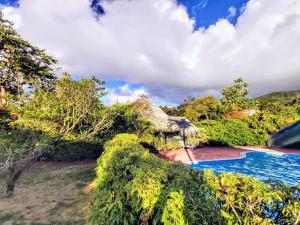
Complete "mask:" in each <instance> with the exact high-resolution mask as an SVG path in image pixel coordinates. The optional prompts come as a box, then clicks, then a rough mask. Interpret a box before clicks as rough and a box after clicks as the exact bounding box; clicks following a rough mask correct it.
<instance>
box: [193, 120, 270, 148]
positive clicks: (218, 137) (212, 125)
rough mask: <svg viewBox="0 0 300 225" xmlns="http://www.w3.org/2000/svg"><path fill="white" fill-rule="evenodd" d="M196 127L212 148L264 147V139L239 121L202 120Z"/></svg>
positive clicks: (242, 121)
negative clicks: (200, 130)
mask: <svg viewBox="0 0 300 225" xmlns="http://www.w3.org/2000/svg"><path fill="white" fill-rule="evenodd" d="M197 125H198V126H199V127H200V128H201V129H202V132H203V133H204V134H205V136H206V137H207V143H208V144H210V145H213V146H224V145H225V146H232V147H233V146H237V145H264V144H265V141H266V138H265V137H264V136H262V135H260V134H259V133H258V132H255V130H254V129H251V128H250V127H249V124H248V123H247V122H246V121H244V120H240V119H225V120H220V121H217V120H204V121H201V122H199V123H197Z"/></svg>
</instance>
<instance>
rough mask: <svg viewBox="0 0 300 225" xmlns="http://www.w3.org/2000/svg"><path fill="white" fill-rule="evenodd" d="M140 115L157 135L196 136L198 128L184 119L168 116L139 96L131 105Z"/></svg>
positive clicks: (145, 97)
mask: <svg viewBox="0 0 300 225" xmlns="http://www.w3.org/2000/svg"><path fill="white" fill-rule="evenodd" d="M133 106H134V107H135V108H136V109H137V110H138V111H139V112H140V114H141V115H142V116H143V117H144V118H145V119H146V120H148V121H149V122H151V123H152V124H153V126H154V129H155V130H156V131H157V132H159V133H164V134H166V133H180V134H181V135H182V137H183V138H184V137H185V136H187V137H196V136H198V133H199V130H198V128H197V127H196V126H195V125H194V124H192V123H191V122H190V121H189V120H188V119H187V118H185V117H171V116H168V115H167V114H166V113H165V112H164V111H163V110H162V109H161V108H160V107H159V106H157V105H156V104H154V103H153V102H151V101H150V100H149V98H148V97H147V96H141V97H140V98H139V99H138V100H137V101H135V102H134V103H133Z"/></svg>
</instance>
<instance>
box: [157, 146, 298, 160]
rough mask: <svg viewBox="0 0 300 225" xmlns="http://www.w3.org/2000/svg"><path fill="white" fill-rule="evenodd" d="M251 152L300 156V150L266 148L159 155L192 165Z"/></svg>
mask: <svg viewBox="0 0 300 225" xmlns="http://www.w3.org/2000/svg"><path fill="white" fill-rule="evenodd" d="M250 151H264V152H266V151H267V152H273V153H293V154H300V150H289V149H280V150H278V149H276V150H275V149H268V148H264V147H236V148H229V147H204V148H196V149H194V150H190V149H187V150H185V149H180V150H171V151H163V152H160V153H159V154H158V156H159V157H160V158H163V159H165V160H168V161H172V162H178V163H184V164H192V163H197V162H200V161H210V160H224V159H239V158H243V157H244V154H245V153H246V152H250Z"/></svg>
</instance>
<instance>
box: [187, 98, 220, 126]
mask: <svg viewBox="0 0 300 225" xmlns="http://www.w3.org/2000/svg"><path fill="white" fill-rule="evenodd" d="M217 111H218V103H217V100H216V98H215V97H214V96H208V97H203V98H197V99H195V100H194V101H192V102H190V103H189V104H187V106H186V107H185V110H184V116H185V117H186V118H188V119H189V120H191V121H193V122H196V121H199V120H201V119H214V118H216V117H217Z"/></svg>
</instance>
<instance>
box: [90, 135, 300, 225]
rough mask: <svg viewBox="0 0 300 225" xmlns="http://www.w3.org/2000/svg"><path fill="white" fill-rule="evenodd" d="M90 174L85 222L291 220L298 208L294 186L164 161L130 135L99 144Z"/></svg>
mask: <svg viewBox="0 0 300 225" xmlns="http://www.w3.org/2000/svg"><path fill="white" fill-rule="evenodd" d="M96 173H97V178H96V180H95V184H96V197H95V199H94V201H93V202H92V209H91V215H90V217H89V219H88V222H87V224H90V225H92V224H97V225H98V224H111V225H114V224H180V225H181V224H293V223H295V220H296V218H297V212H299V211H297V210H299V204H298V202H299V197H300V196H299V194H296V193H299V191H300V189H299V187H298V188H297V187H286V186H284V185H283V184H273V183H269V184H268V183H262V182H259V181H258V180H256V179H254V178H250V177H247V176H243V175H233V174H229V173H226V174H222V175H220V176H217V175H215V174H214V173H213V172H211V171H204V172H203V171H199V170H193V169H190V168H188V167H185V166H183V165H179V164H173V163H169V162H166V161H163V160H161V159H159V158H157V157H156V156H155V155H152V154H150V153H149V152H148V151H147V150H146V149H144V148H143V147H142V146H141V144H140V143H139V139H138V138H137V136H135V135H132V134H120V135H117V136H116V137H115V138H114V139H112V140H111V141H109V142H107V143H106V144H105V151H104V153H103V154H102V155H101V157H100V158H99V159H98V165H97V169H96ZM279 186H280V188H278V187H279ZM272 220H273V221H272Z"/></svg>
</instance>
